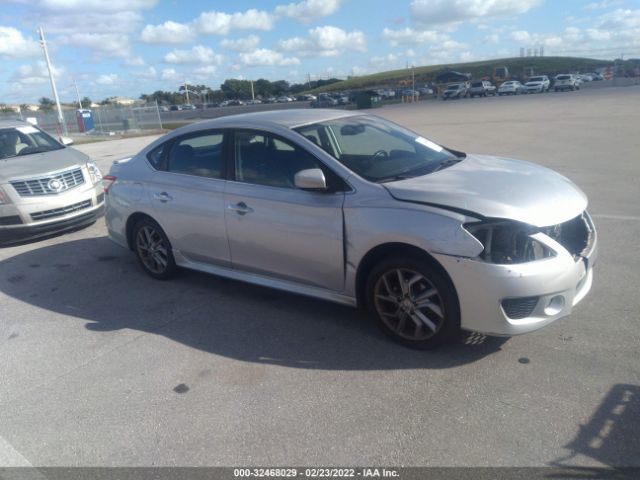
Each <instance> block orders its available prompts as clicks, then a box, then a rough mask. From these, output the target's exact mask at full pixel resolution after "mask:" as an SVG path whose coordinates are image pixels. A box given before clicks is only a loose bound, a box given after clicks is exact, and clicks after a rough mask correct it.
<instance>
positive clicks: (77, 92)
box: [73, 80, 91, 110]
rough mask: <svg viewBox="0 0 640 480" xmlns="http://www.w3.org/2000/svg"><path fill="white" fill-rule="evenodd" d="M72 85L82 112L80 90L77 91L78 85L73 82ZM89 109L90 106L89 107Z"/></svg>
mask: <svg viewBox="0 0 640 480" xmlns="http://www.w3.org/2000/svg"><path fill="white" fill-rule="evenodd" d="M73 85H74V86H75V87H76V95H77V96H78V105H79V106H80V110H82V100H80V90H78V83H77V82H76V81H75V80H74V81H73ZM89 107H91V105H89Z"/></svg>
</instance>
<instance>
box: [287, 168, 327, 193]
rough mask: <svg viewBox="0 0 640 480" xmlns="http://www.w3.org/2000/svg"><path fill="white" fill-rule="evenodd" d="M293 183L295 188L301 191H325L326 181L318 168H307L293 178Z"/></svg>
mask: <svg viewBox="0 0 640 480" xmlns="http://www.w3.org/2000/svg"><path fill="white" fill-rule="evenodd" d="M293 183H294V185H295V186H296V188H299V189H301V190H326V189H327V181H326V180H325V178H324V173H322V170H320V169H319V168H309V169H307V170H300V171H299V172H298V173H296V174H295V176H294V177H293Z"/></svg>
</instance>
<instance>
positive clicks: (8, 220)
mask: <svg viewBox="0 0 640 480" xmlns="http://www.w3.org/2000/svg"><path fill="white" fill-rule="evenodd" d="M21 223H22V219H21V218H20V217H19V216H18V215H11V216H8V217H0V225H20V224H21Z"/></svg>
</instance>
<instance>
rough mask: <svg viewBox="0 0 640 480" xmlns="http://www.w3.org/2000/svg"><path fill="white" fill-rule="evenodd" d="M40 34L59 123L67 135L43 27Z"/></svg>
mask: <svg viewBox="0 0 640 480" xmlns="http://www.w3.org/2000/svg"><path fill="white" fill-rule="evenodd" d="M38 34H39V35H40V45H42V49H43V50H44V60H45V62H46V63H47V70H49V80H50V81H51V89H52V90H53V98H54V99H55V101H56V107H57V108H58V123H59V124H60V126H61V127H62V133H63V134H64V135H65V136H67V135H69V132H68V131H67V125H66V123H65V122H64V117H63V116H62V107H61V106H60V98H58V89H57V88H56V81H55V80H54V78H53V71H52V69H51V60H49V52H48V50H47V42H46V41H45V39H44V31H43V30H42V27H39V28H38Z"/></svg>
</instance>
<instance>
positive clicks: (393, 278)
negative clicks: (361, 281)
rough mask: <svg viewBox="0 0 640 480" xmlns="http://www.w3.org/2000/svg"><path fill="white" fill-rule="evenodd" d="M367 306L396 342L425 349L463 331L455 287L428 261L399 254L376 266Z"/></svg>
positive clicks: (382, 327)
mask: <svg viewBox="0 0 640 480" xmlns="http://www.w3.org/2000/svg"><path fill="white" fill-rule="evenodd" d="M366 303H367V309H368V311H369V313H370V314H371V316H372V317H373V318H374V319H375V321H376V323H377V324H378V326H379V327H380V328H381V329H382V331H383V332H384V333H385V334H386V335H388V336H389V337H391V339H393V340H394V341H396V342H397V343H400V344H402V345H405V346H407V347H410V348H415V349H420V350H425V349H430V348H435V347H437V346H440V345H442V344H443V343H446V342H449V341H451V340H452V339H454V338H455V337H456V336H457V335H458V334H459V332H460V307H459V305H458V298H457V295H456V293H455V289H454V287H453V285H452V284H451V282H450V281H449V279H448V278H445V277H444V276H443V275H442V274H441V273H440V272H439V271H438V270H437V269H435V268H434V267H433V266H432V265H431V264H430V263H429V262H428V261H426V260H425V259H423V258H420V257H417V256H398V257H395V258H394V257H391V258H389V259H387V260H383V261H382V262H380V263H379V264H378V265H376V266H375V267H374V268H373V270H372V271H371V273H370V274H369V277H368V279H367V283H366Z"/></svg>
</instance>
